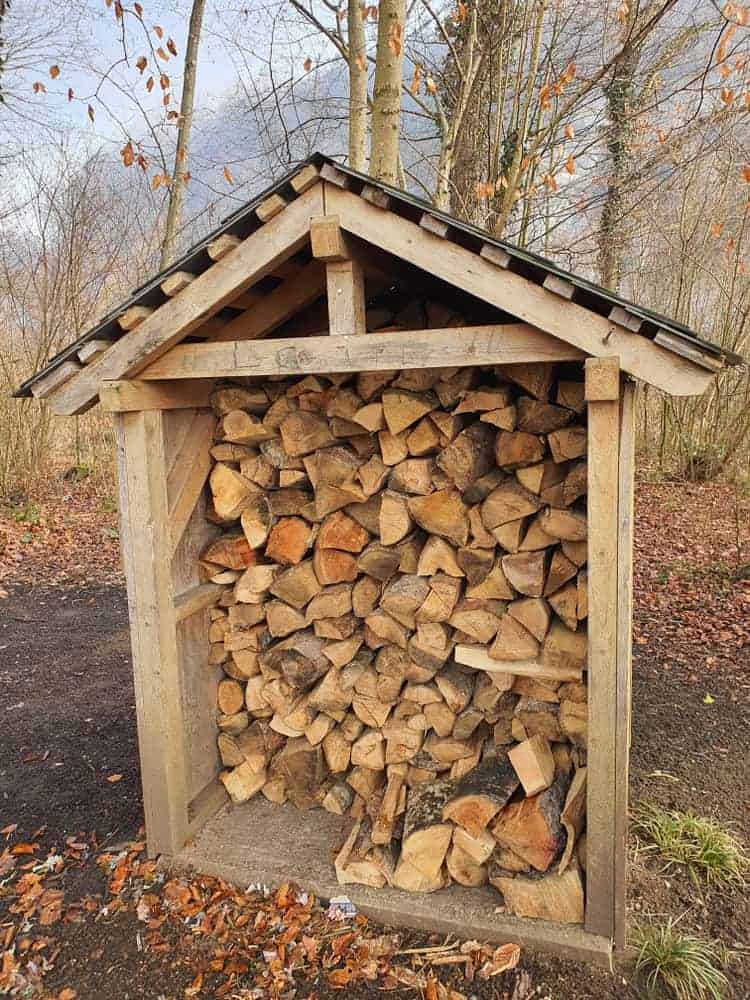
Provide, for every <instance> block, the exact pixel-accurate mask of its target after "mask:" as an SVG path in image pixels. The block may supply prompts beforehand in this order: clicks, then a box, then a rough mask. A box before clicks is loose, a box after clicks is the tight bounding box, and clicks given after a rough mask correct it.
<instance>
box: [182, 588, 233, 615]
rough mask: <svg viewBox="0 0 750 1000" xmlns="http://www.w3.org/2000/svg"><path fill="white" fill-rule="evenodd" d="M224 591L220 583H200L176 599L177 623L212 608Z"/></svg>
mask: <svg viewBox="0 0 750 1000" xmlns="http://www.w3.org/2000/svg"><path fill="white" fill-rule="evenodd" d="M223 590H224V588H223V587H221V586H220V585H219V584H218V583H199V584H198V585H197V586H195V587H191V588H190V590H186V591H185V593H184V594H178V595H177V597H175V599H174V613H175V621H178V622H181V621H184V620H185V619H186V618H189V617H190V616H191V615H194V614H196V613H197V612H198V611H203V610H204V609H205V608H212V607H213V606H214V605H215V604H216V602H217V601H218V600H219V598H220V597H221V594H222V591H223Z"/></svg>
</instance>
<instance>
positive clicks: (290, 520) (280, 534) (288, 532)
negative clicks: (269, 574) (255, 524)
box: [266, 517, 312, 566]
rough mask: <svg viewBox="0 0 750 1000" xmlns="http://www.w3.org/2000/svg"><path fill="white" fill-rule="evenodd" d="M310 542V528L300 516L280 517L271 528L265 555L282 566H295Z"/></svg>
mask: <svg viewBox="0 0 750 1000" xmlns="http://www.w3.org/2000/svg"><path fill="white" fill-rule="evenodd" d="M311 542H312V529H311V528H310V525H309V524H307V522H306V521H303V520H302V518H301V517H282V518H280V519H279V520H278V521H277V522H276V524H275V525H274V526H273V528H272V529H271V532H270V534H269V536H268V542H267V543H266V557H267V558H268V559H271V560H272V561H273V562H277V563H281V564H282V565H284V566H296V565H297V563H299V562H301V561H302V559H303V558H304V555H305V553H306V552H307V550H308V549H309V547H310V545H311Z"/></svg>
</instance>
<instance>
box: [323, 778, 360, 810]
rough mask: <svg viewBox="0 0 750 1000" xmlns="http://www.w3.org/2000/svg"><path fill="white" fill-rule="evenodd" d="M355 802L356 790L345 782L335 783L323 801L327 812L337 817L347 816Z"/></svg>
mask: <svg viewBox="0 0 750 1000" xmlns="http://www.w3.org/2000/svg"><path fill="white" fill-rule="evenodd" d="M353 801H354V789H353V788H352V787H351V785H347V784H346V782H345V781H335V782H334V783H333V784H332V785H331V787H330V788H329V789H328V791H327V792H326V794H325V796H324V797H323V799H322V801H321V803H320V804H321V805H322V807H323V808H324V809H325V810H326V812H329V813H333V814H334V815H335V816H345V815H346V814H347V812H348V811H349V809H350V808H351V805H352V802H353Z"/></svg>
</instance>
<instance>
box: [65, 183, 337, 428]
mask: <svg viewBox="0 0 750 1000" xmlns="http://www.w3.org/2000/svg"><path fill="white" fill-rule="evenodd" d="M322 210H323V199H322V192H321V185H319V184H318V185H316V186H315V187H313V188H310V190H309V191H306V192H305V193H304V194H303V195H300V197H299V198H297V199H296V200H295V201H293V202H292V203H291V204H290V205H289V206H288V208H286V209H284V211H283V212H281V213H280V214H279V215H277V216H276V217H275V218H274V219H271V221H270V222H267V223H266V225H265V226H263V227H262V228H261V229H259V230H257V231H256V232H254V233H253V234H252V235H251V236H249V237H248V238H247V239H246V240H244V241H243V243H242V244H241V245H240V246H238V247H237V248H236V249H235V250H233V251H232V252H231V253H230V254H228V255H227V256H226V257H224V258H223V259H222V260H221V262H220V263H219V264H218V265H217V264H215V265H213V266H212V267H210V268H208V270H206V271H204V273H203V274H201V275H199V276H198V277H197V278H196V279H195V281H194V282H193V283H192V284H191V285H190V287H189V288H186V289H184V291H182V292H181V293H180V294H179V295H176V296H175V297H174V298H173V299H169V301H168V302H165V303H164V305H162V306H161V307H160V308H159V309H157V310H156V312H155V313H154V314H153V316H149V318H148V319H146V320H144V322H143V323H141V325H140V326H139V327H138V328H137V329H136V330H134V331H132V333H131V334H130V335H129V336H127V337H122V338H121V339H120V340H118V341H117V342H116V343H115V344H113V345H112V347H111V348H110V350H109V351H107V352H106V354H104V355H102V357H101V358H99V359H98V360H97V361H94V362H93V363H92V364H90V365H87V366H86V368H84V369H83V371H81V372H79V373H78V375H77V376H76V377H75V378H73V379H71V380H70V381H69V382H68V383H67V384H66V385H64V386H63V387H62V388H61V389H60V390H58V391H57V392H56V393H55V394H54V398H53V399H51V400H50V405H51V407H52V409H53V412H55V413H58V414H67V415H70V414H73V413H78V412H80V411H81V410H82V409H85V408H86V407H87V406H88V405H89V404H90V403H91V401H92V400H95V399H96V398H97V395H98V392H99V384H100V382H102V380H104V379H122V378H126V377H132V376H133V375H136V374H138V372H140V371H141V370H142V369H143V368H145V367H146V366H147V365H148V364H149V363H150V362H151V361H153V360H154V359H155V358H157V357H159V355H161V354H164V353H165V352H166V351H168V350H169V348H170V347H171V346H172V345H173V344H175V343H176V342H177V341H178V340H181V339H182V338H183V337H185V336H187V335H188V334H189V333H192V332H193V331H194V330H197V329H198V327H199V326H201V324H202V323H204V322H205V321H206V320H207V319H208V318H209V317H211V316H213V315H214V314H215V313H217V312H218V311H219V310H220V309H221V308H222V307H223V306H224V305H226V303H228V302H230V301H231V300H232V299H233V298H234V297H235V296H237V295H238V294H239V293H240V292H244V291H245V290H246V289H247V288H249V287H250V286H251V285H253V284H254V283H255V282H257V281H260V279H261V278H263V277H264V276H265V275H267V274H270V272H271V271H273V269H274V267H276V266H277V265H278V264H279V263H280V262H281V261H283V260H286V259H287V258H289V257H290V256H291V255H292V254H293V253H296V251H297V250H299V249H300V248H301V247H302V246H303V244H304V243H305V242H306V241H307V238H308V233H309V220H310V216H311V215H317V214H320V213H321V212H322Z"/></svg>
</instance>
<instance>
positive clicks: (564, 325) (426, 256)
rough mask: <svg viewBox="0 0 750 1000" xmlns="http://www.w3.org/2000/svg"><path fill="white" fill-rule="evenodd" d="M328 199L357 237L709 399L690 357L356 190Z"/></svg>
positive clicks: (660, 383)
mask: <svg viewBox="0 0 750 1000" xmlns="http://www.w3.org/2000/svg"><path fill="white" fill-rule="evenodd" d="M325 199H326V211H327V212H329V213H330V214H337V215H338V216H339V219H340V222H341V226H342V228H343V229H345V230H346V231H347V232H349V233H352V235H354V236H358V237H360V238H361V239H364V240H369V241H370V242H372V243H374V244H375V245H376V246H379V247H381V248H382V249H383V250H386V251H387V252H388V253H391V254H394V255H395V256H397V257H400V258H401V259H402V260H408V261H410V262H411V263H412V264H415V265H416V266H417V267H420V268H422V269H423V270H425V271H427V272H428V273H430V274H434V275H435V276H436V277H438V278H442V279H443V280H445V281H448V282H449V283H451V284H453V285H456V287H459V288H462V289H463V290H464V291H466V292H469V293H470V294H472V295H475V296H477V298H479V299H481V300H482V301H484V302H489V303H491V304H492V305H495V306H497V307H498V308H500V309H503V310H506V311H508V312H510V313H512V314H513V315H514V316H517V317H518V318H519V319H521V320H523V321H524V322H526V323H531V324H533V325H534V326H536V327H538V328H539V329H541V330H545V331H546V332H547V333H550V334H552V335H553V336H556V337H559V338H560V339H561V340H565V341H567V342H568V343H570V344H572V345H574V346H575V347H578V348H580V349H581V350H582V351H585V352H586V353H587V354H591V355H593V356H595V357H599V356H601V355H612V354H615V355H619V357H620V364H621V366H622V368H623V369H624V370H625V371H627V372H629V373H630V374H632V375H634V376H636V378H640V379H643V381H644V382H648V383H649V384H650V385H655V386H657V387H658V388H660V389H664V390H665V391H666V392H670V393H672V394H673V395H677V396H683V395H693V394H697V393H701V392H703V391H704V390H705V389H706V388H708V386H709V384H710V382H711V376H710V374H709V373H708V372H706V371H705V370H704V369H702V368H700V367H698V366H697V365H695V364H693V363H691V362H690V361H688V360H687V359H685V358H681V357H679V356H678V355H676V354H673V353H672V352H671V351H668V350H666V349H665V348H662V347H659V346H658V345H657V344H654V343H653V342H652V341H650V340H648V339H646V338H645V337H633V336H632V335H631V333H630V332H629V331H627V330H624V329H623V328H622V327H618V326H617V325H616V324H614V323H612V322H611V321H610V320H608V319H607V318H606V317H604V316H599V315H597V314H596V313H593V312H590V311H589V310H588V309H586V308H584V307H583V306H580V305H577V304H576V303H574V302H567V301H566V300H565V299H561V298H560V297H559V296H557V295H553V294H552V293H551V292H548V291H547V290H546V289H544V288H542V287H540V286H539V285H535V284H533V283H532V282H531V281H528V280H527V279H526V278H524V277H522V276H521V275H519V274H515V273H514V272H513V271H510V270H503V269H502V268H498V267H495V266H493V265H492V264H491V263H490V262H489V261H487V260H485V259H484V258H482V256H481V255H479V254H475V253H472V252H471V251H470V250H467V249H465V248H464V247H461V246H459V245H457V244H456V243H452V242H450V241H448V240H440V239H438V238H437V237H435V236H433V235H432V234H431V233H427V232H425V231H424V230H423V229H421V228H420V227H419V225H417V224H416V223H413V222H409V221H408V220H407V219H404V218H401V217H396V216H385V215H383V213H382V212H381V211H379V210H378V209H376V208H375V207H374V206H372V205H370V204H368V203H367V202H366V201H364V200H363V199H362V198H358V197H357V196H356V195H355V194H352V193H351V192H350V191H342V190H340V189H339V188H337V187H334V186H332V185H328V186H326V192H325Z"/></svg>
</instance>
